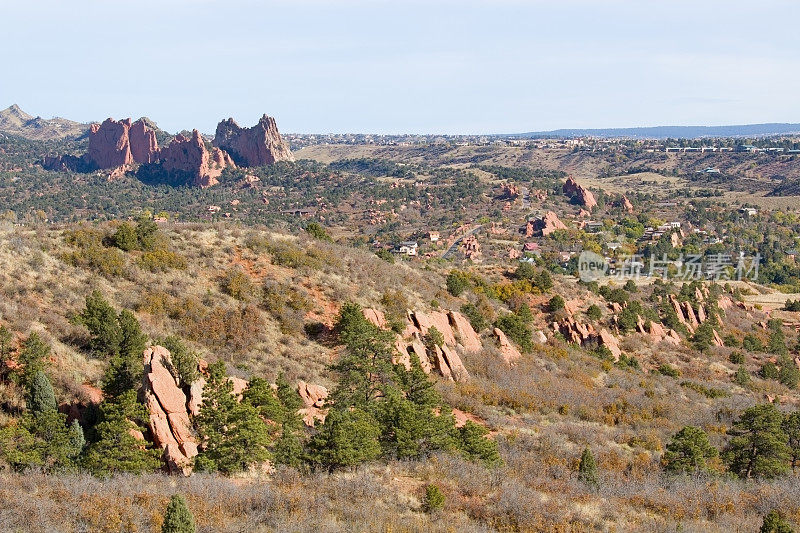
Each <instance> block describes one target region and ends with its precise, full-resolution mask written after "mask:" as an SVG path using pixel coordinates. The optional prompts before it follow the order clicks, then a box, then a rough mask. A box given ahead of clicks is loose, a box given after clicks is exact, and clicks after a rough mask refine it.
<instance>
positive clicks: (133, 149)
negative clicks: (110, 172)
mask: <svg viewBox="0 0 800 533" xmlns="http://www.w3.org/2000/svg"><path fill="white" fill-rule="evenodd" d="M157 158H158V143H157V142H156V133H155V132H154V131H153V130H151V129H150V128H148V127H147V124H145V123H144V121H143V120H142V119H139V120H137V121H136V122H134V123H133V124H131V119H129V118H126V119H125V120H120V121H119V122H117V121H116V120H114V119H111V118H109V119H106V120H105V121H104V122H103V123H102V124H92V126H91V128H90V130H89V151H88V153H87V154H86V159H87V160H88V161H89V162H90V163H92V164H94V165H95V166H96V167H97V168H100V169H110V168H117V167H122V166H127V165H131V164H133V163H152V162H154V161H155V160H156V159H157Z"/></svg>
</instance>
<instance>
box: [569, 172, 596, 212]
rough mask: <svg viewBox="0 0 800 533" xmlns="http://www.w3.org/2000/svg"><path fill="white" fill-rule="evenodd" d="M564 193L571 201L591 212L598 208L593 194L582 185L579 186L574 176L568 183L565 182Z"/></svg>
mask: <svg viewBox="0 0 800 533" xmlns="http://www.w3.org/2000/svg"><path fill="white" fill-rule="evenodd" d="M562 191H563V192H564V194H565V195H566V196H568V197H569V198H570V200H571V201H573V202H574V203H576V204H578V205H581V206H583V207H585V208H586V209H587V210H589V211H591V210H592V208H594V207H596V206H597V201H596V200H595V199H594V195H593V194H592V192H591V191H590V190H588V189H586V188H584V187H583V186H582V185H578V182H577V181H575V179H574V178H573V177H572V176H570V177H569V178H567V181H566V182H564V186H563V187H562Z"/></svg>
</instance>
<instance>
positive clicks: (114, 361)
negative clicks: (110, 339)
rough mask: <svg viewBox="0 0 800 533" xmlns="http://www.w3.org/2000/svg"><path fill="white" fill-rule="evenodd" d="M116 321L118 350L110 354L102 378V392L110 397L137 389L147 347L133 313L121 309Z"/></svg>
mask: <svg viewBox="0 0 800 533" xmlns="http://www.w3.org/2000/svg"><path fill="white" fill-rule="evenodd" d="M117 322H118V324H119V331H120V342H119V351H118V352H117V353H116V354H113V355H112V356H111V359H110V361H109V366H108V369H107V370H106V374H105V377H104V379H103V392H104V393H105V394H106V396H108V397H112V398H114V397H117V396H119V395H120V394H122V393H124V392H125V391H127V390H138V388H139V386H140V384H141V382H142V369H143V368H142V353H143V352H144V350H145V348H146V347H147V336H146V335H145V334H144V333H142V328H141V326H140V325H139V321H138V320H137V319H136V317H135V316H134V314H133V313H131V312H130V311H128V310H127V309H123V310H122V312H121V313H120V314H119V316H118V317H117Z"/></svg>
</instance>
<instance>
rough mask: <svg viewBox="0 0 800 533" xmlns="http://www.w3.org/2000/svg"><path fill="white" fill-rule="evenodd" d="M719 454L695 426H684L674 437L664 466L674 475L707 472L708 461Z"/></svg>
mask: <svg viewBox="0 0 800 533" xmlns="http://www.w3.org/2000/svg"><path fill="white" fill-rule="evenodd" d="M718 454H719V452H718V451H717V449H716V448H714V447H713V446H712V445H711V444H710V443H709V442H708V435H706V432H705V431H703V430H702V429H700V428H698V427H694V426H684V428H683V429H681V430H680V431H679V432H677V433H676V434H675V435H673V436H672V440H671V441H670V442H669V444H667V451H666V453H664V457H663V458H662V464H663V466H664V469H665V470H666V471H667V472H670V473H673V474H697V473H700V472H702V471H705V470H707V468H708V467H707V466H706V460H707V459H711V458H713V457H716V456H717V455H718Z"/></svg>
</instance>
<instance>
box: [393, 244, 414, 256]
mask: <svg viewBox="0 0 800 533" xmlns="http://www.w3.org/2000/svg"><path fill="white" fill-rule="evenodd" d="M418 247H419V245H418V244H417V241H405V242H401V243H400V244H398V245H397V248H395V249H394V252H395V253H397V254H404V255H417V248H418Z"/></svg>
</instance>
